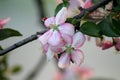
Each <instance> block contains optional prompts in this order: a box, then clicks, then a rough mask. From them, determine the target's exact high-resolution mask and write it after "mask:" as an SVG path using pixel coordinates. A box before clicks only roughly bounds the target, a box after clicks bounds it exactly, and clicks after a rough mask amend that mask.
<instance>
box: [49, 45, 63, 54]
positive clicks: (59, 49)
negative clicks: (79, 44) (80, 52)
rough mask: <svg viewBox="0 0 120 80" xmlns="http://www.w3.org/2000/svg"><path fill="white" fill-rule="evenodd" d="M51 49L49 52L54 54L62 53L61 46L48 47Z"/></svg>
mask: <svg viewBox="0 0 120 80" xmlns="http://www.w3.org/2000/svg"><path fill="white" fill-rule="evenodd" d="M50 47H51V50H52V51H54V52H55V53H60V52H63V47H61V46H55V47H54V46H50Z"/></svg>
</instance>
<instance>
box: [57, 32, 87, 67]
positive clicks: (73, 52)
mask: <svg viewBox="0 0 120 80" xmlns="http://www.w3.org/2000/svg"><path fill="white" fill-rule="evenodd" d="M84 42H85V36H84V35H83V34H82V33H81V32H77V33H76V34H75V35H74V36H73V38H72V43H69V42H68V43H69V44H67V45H66V47H65V50H64V52H63V53H62V54H61V56H60V58H59V61H58V66H59V67H60V68H66V67H68V66H69V65H70V60H72V61H73V62H74V63H75V64H77V65H80V64H81V63H82V62H83V58H84V56H83V52H82V51H81V50H80V49H79V48H80V47H81V46H82V45H83V44H84Z"/></svg>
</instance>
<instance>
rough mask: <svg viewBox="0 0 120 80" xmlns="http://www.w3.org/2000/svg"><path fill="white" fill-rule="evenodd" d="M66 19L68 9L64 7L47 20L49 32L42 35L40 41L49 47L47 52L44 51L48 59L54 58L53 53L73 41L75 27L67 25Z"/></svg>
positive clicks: (46, 24)
mask: <svg viewBox="0 0 120 80" xmlns="http://www.w3.org/2000/svg"><path fill="white" fill-rule="evenodd" d="M66 18H67V8H66V7H63V8H62V9H61V10H60V11H59V12H58V13H57V15H56V16H55V17H50V18H47V19H46V20H45V22H44V24H45V26H46V27H47V28H49V30H48V31H47V32H45V33H44V34H43V35H41V36H40V37H39V38H38V40H39V41H40V42H41V44H42V46H45V45H49V47H47V49H46V50H45V49H44V50H45V52H46V54H47V57H50V56H51V57H50V58H52V57H53V56H54V53H53V52H56V50H61V47H63V46H64V45H65V43H67V42H71V40H72V36H73V35H74V26H73V25H72V24H70V23H65V21H66ZM43 48H44V47H43ZM54 48H55V49H54ZM50 54H51V55H50Z"/></svg>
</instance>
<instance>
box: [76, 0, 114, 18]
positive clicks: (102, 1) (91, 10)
mask: <svg viewBox="0 0 120 80" xmlns="http://www.w3.org/2000/svg"><path fill="white" fill-rule="evenodd" d="M110 1H112V0H101V1H100V2H98V3H96V4H95V5H93V6H92V7H90V8H87V9H83V10H82V12H81V13H80V14H79V15H77V16H75V17H74V18H76V19H80V18H82V17H83V16H84V15H85V13H86V11H87V12H93V11H94V10H96V9H97V8H99V7H101V6H103V5H106V4H107V3H109V2H110Z"/></svg>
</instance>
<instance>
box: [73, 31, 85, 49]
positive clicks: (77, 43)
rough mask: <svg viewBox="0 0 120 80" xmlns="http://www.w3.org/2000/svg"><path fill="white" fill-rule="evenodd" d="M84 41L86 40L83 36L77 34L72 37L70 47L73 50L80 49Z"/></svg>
mask: <svg viewBox="0 0 120 80" xmlns="http://www.w3.org/2000/svg"><path fill="white" fill-rule="evenodd" d="M85 39H86V38H85V36H84V35H83V34H82V33H81V32H77V33H76V34H75V35H74V36H73V43H72V47H74V48H80V47H81V46H82V45H83V44H84V42H85Z"/></svg>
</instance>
